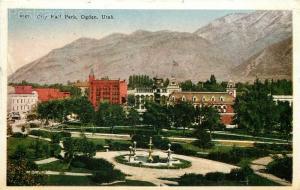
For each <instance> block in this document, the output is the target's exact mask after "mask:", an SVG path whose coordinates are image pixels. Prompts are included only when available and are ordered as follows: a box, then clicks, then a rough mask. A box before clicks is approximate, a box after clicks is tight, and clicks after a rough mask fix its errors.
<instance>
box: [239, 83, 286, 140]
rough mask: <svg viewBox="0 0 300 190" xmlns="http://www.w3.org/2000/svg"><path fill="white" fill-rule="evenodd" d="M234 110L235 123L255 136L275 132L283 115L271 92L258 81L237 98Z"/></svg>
mask: <svg viewBox="0 0 300 190" xmlns="http://www.w3.org/2000/svg"><path fill="white" fill-rule="evenodd" d="M234 110H235V112H236V115H235V118H234V121H235V123H236V124H238V126H239V127H240V128H245V129H246V130H247V131H248V132H250V133H252V134H254V135H256V134H260V133H261V134H263V133H270V132H272V131H274V130H275V129H276V125H277V124H278V119H279V118H280V115H281V114H280V112H279V111H278V106H276V105H275V103H274V101H273V98H272V96H271V95H270V94H269V91H267V89H266V88H264V85H263V84H262V83H261V82H260V81H259V80H258V79H257V80H256V81H255V83H254V84H253V86H251V88H250V89H249V90H247V91H245V92H244V93H243V94H242V95H240V96H238V97H237V99H236V102H235V104H234ZM284 120H285V119H284ZM290 128H291V127H290Z"/></svg>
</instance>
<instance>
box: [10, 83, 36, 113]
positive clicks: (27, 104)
mask: <svg viewBox="0 0 300 190" xmlns="http://www.w3.org/2000/svg"><path fill="white" fill-rule="evenodd" d="M9 89H10V90H9V92H8V100H7V111H8V113H10V112H18V113H20V114H25V113H28V112H30V111H31V110H32V109H33V108H34V107H36V105H37V102H38V94H37V92H36V91H34V90H33V89H32V87H31V86H15V87H14V88H12V87H10V88H9Z"/></svg>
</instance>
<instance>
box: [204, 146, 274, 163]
mask: <svg viewBox="0 0 300 190" xmlns="http://www.w3.org/2000/svg"><path fill="white" fill-rule="evenodd" d="M268 154H269V152H268V151H266V150H261V149H257V148H237V147H233V148H232V149H231V150H229V151H228V150H226V151H224V150H218V151H213V152H210V153H209V154H208V155H207V157H208V159H211V160H217V161H222V162H226V163H231V164H237V163H239V162H240V161H241V160H242V159H244V158H258V157H263V156H267V155H268Z"/></svg>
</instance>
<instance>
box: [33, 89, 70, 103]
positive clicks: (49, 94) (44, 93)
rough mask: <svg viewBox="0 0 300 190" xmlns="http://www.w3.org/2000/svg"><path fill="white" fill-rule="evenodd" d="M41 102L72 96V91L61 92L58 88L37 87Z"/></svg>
mask: <svg viewBox="0 0 300 190" xmlns="http://www.w3.org/2000/svg"><path fill="white" fill-rule="evenodd" d="M34 91H36V92H37V93H38V98H39V101H40V102H46V101H49V100H58V99H64V98H68V97H70V92H61V91H59V89H56V88H35V89H34Z"/></svg>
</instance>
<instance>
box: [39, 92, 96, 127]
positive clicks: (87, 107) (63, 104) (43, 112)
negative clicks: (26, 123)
mask: <svg viewBox="0 0 300 190" xmlns="http://www.w3.org/2000/svg"><path fill="white" fill-rule="evenodd" d="M72 113H73V114H76V115H78V117H79V120H80V121H81V122H82V123H91V122H93V119H94V108H93V106H92V104H91V102H90V101H89V100H88V99H87V97H85V96H84V97H77V98H71V99H63V100H50V101H47V102H42V103H39V104H38V107H37V114H38V117H39V118H40V119H44V120H46V123H48V120H54V121H58V122H65V121H67V116H68V115H70V114H72Z"/></svg>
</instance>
